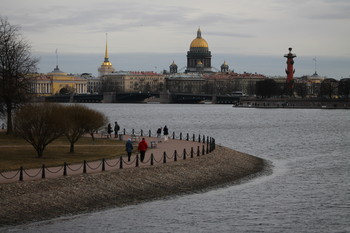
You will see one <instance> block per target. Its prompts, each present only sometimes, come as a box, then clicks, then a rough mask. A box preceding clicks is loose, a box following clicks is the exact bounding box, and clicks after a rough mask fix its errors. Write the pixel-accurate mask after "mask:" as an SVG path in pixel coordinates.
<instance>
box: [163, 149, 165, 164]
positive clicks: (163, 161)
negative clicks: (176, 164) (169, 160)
mask: <svg viewBox="0 0 350 233" xmlns="http://www.w3.org/2000/svg"><path fill="white" fill-rule="evenodd" d="M163 163H166V152H165V151H164V153H163Z"/></svg>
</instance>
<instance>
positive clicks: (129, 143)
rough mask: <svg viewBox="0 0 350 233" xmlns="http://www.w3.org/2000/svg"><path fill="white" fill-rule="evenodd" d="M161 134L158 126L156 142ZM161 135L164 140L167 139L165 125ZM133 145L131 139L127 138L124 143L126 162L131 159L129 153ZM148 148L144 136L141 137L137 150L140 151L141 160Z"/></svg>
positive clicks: (167, 131)
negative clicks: (126, 155)
mask: <svg viewBox="0 0 350 233" xmlns="http://www.w3.org/2000/svg"><path fill="white" fill-rule="evenodd" d="M161 135H162V128H161V127H160V128H158V130H157V138H158V142H161ZM163 135H164V141H167V140H168V135H169V130H168V127H167V126H164V128H163ZM133 149H134V147H133V144H132V141H131V139H130V138H129V139H128V140H127V142H126V144H125V150H126V152H127V154H128V162H130V159H131V153H132V151H133ZM147 149H148V144H147V142H146V140H145V138H142V140H141V141H140V142H139V144H138V147H137V150H138V151H139V152H140V160H141V162H143V160H144V159H145V154H146V151H147Z"/></svg>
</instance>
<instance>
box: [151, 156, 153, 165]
mask: <svg viewBox="0 0 350 233" xmlns="http://www.w3.org/2000/svg"><path fill="white" fill-rule="evenodd" d="M151 166H153V153H152V154H151Z"/></svg>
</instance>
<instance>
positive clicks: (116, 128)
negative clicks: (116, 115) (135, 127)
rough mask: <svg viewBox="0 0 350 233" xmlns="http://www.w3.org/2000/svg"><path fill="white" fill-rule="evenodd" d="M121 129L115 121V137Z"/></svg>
mask: <svg viewBox="0 0 350 233" xmlns="http://www.w3.org/2000/svg"><path fill="white" fill-rule="evenodd" d="M119 130H120V126H119V125H118V123H117V122H114V138H117V137H118V131H119Z"/></svg>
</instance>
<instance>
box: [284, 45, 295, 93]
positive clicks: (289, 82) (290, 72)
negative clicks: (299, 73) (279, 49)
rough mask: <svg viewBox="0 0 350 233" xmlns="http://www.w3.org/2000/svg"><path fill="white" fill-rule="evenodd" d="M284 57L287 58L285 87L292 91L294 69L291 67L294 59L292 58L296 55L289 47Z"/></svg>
mask: <svg viewBox="0 0 350 233" xmlns="http://www.w3.org/2000/svg"><path fill="white" fill-rule="evenodd" d="M284 57H286V58H287V69H286V73H287V87H288V90H289V91H292V89H293V75H294V72H295V69H294V68H293V64H294V60H293V58H295V57H296V55H295V54H293V53H292V48H289V53H288V54H285V55H284Z"/></svg>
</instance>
